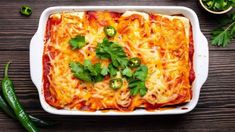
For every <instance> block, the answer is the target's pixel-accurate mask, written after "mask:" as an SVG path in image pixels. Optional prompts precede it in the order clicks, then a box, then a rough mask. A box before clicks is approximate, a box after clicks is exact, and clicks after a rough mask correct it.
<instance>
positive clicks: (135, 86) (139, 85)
mask: <svg viewBox="0 0 235 132" xmlns="http://www.w3.org/2000/svg"><path fill="white" fill-rule="evenodd" d="M128 86H129V88H130V94H131V95H133V96H135V95H137V94H138V93H140V96H144V95H145V94H146V93H147V88H146V86H145V82H143V81H141V80H137V79H133V80H131V81H130V82H129V85H128Z"/></svg>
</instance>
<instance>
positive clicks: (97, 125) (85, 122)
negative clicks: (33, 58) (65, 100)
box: [0, 108, 235, 132]
mask: <svg viewBox="0 0 235 132" xmlns="http://www.w3.org/2000/svg"><path fill="white" fill-rule="evenodd" d="M28 112H29V113H33V114H34V115H35V116H37V117H40V118H44V119H45V118H46V119H48V120H56V121H59V122H61V124H60V125H58V126H55V127H52V128H46V129H42V131H48V132H49V131H53V130H59V131H68V130H69V131H94V130H95V131H166V130H167V131H172V132H173V131H227V132H228V131H229V132H230V131H232V130H234V129H235V126H234V123H235V120H234V118H235V111H234V109H231V108H230V109H229V108H217V109H211V108H196V109H195V110H194V111H192V112H190V113H188V114H185V115H172V116H120V117H115V116H114V117H107V116H106V117H105V116H103V117H102V116H100V117H98V116H90V117H87V116H73V117H72V116H58V115H51V114H46V113H45V112H43V111H35V110H34V111H33V112H32V111H28ZM0 115H1V116H0V125H1V126H4V127H3V128H4V129H5V130H8V129H11V130H12V131H14V130H15V131H18V129H19V130H22V128H21V126H20V125H19V124H18V122H16V121H13V120H12V119H9V118H8V117H6V116H5V115H3V114H2V113H1V112H0ZM1 120H4V121H5V122H2V121H1ZM6 124H7V125H6ZM208 124H210V125H211V126H208Z"/></svg>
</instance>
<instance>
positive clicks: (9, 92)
mask: <svg viewBox="0 0 235 132" xmlns="http://www.w3.org/2000/svg"><path fill="white" fill-rule="evenodd" d="M9 65H10V62H8V63H7V64H6V65H5V75H4V79H3V80H2V92H3V95H4V97H5V99H6V101H7V103H8V104H9V105H10V107H11V108H12V109H13V111H14V113H15V115H16V117H17V119H18V120H19V121H20V123H21V125H22V126H24V128H25V129H26V130H27V131H29V132H38V131H39V130H38V128H37V127H36V126H35V124H34V123H33V122H32V120H31V119H30V118H29V115H28V114H27V113H26V112H25V111H24V109H23V107H22V105H21V104H20V102H19V99H18V97H17V96H16V94H15V91H14V85H13V82H12V81H11V80H10V79H9V78H8V68H9Z"/></svg>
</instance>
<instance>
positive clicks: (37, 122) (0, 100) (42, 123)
mask: <svg viewBox="0 0 235 132" xmlns="http://www.w3.org/2000/svg"><path fill="white" fill-rule="evenodd" d="M0 108H1V109H2V110H3V111H4V112H5V113H6V114H7V115H8V116H10V117H11V118H13V119H16V117H15V114H14V112H13V111H12V109H11V108H10V107H9V106H8V104H7V102H6V101H5V100H4V99H3V97H2V96H1V95H0ZM29 118H30V119H31V120H32V121H33V122H34V123H35V125H36V126H39V127H48V126H53V125H54V123H50V122H46V121H43V120H41V119H39V118H37V117H34V116H31V115H29Z"/></svg>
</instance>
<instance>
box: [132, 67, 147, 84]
mask: <svg viewBox="0 0 235 132" xmlns="http://www.w3.org/2000/svg"><path fill="white" fill-rule="evenodd" d="M147 75H148V67H147V66H145V65H141V66H140V67H139V68H138V69H137V70H136V71H135V73H134V78H137V79H139V80H141V81H145V80H146V78H147Z"/></svg>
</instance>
